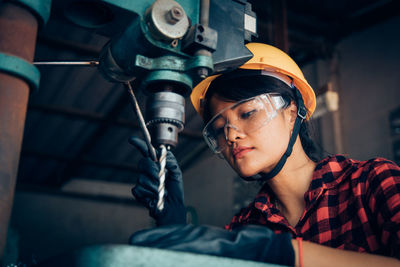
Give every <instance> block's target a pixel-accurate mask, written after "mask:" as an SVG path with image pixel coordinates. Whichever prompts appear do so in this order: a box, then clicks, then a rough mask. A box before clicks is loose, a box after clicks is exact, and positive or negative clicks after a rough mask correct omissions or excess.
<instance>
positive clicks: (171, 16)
mask: <svg viewBox="0 0 400 267" xmlns="http://www.w3.org/2000/svg"><path fill="white" fill-rule="evenodd" d="M183 16H184V11H183V10H182V8H180V7H178V6H174V7H172V8H171V9H170V10H169V12H167V14H166V19H167V22H168V23H169V24H176V23H177V22H178V21H180V20H181V19H182V18H183Z"/></svg>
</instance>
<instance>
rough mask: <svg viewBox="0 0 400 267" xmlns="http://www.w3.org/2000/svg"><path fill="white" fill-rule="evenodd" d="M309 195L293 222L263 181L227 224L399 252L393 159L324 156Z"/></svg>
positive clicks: (398, 190)
mask: <svg viewBox="0 0 400 267" xmlns="http://www.w3.org/2000/svg"><path fill="white" fill-rule="evenodd" d="M304 200H305V203H306V206H305V210H304V213H303V215H302V216H301V218H300V220H299V222H298V223H297V225H296V226H295V227H292V226H291V225H289V223H288V221H287V220H286V218H285V217H284V216H283V215H282V213H281V212H280V211H279V210H278V209H277V208H276V206H275V205H274V204H273V203H274V194H273V192H272V191H271V190H270V189H269V188H268V186H264V187H263V188H262V189H261V190H260V192H259V193H258V195H257V196H256V198H255V200H254V201H253V202H252V203H250V205H249V206H248V207H247V208H244V209H242V210H241V211H240V212H239V214H237V215H236V216H235V217H234V218H233V220H232V222H231V223H230V224H229V225H227V226H226V229H234V228H235V227H237V226H240V225H246V224H259V225H260V224H261V225H266V226H267V227H269V228H270V229H272V230H273V231H274V232H275V233H282V232H290V233H291V234H292V235H293V236H294V237H297V236H300V237H302V238H303V239H304V240H309V241H312V242H314V243H319V244H323V245H326V246H329V247H333V248H340V249H345V250H353V251H359V252H369V253H375V254H382V255H390V256H394V254H395V253H396V255H397V253H398V252H399V248H400V168H399V167H398V166H397V165H395V164H394V163H393V162H391V161H388V160H386V159H383V158H376V159H371V160H368V161H356V160H352V159H348V158H345V157H344V156H341V155H336V156H331V157H328V158H325V159H323V160H322V161H320V162H319V163H318V164H317V166H316V168H315V171H314V174H313V178H312V181H311V185H310V188H309V190H308V191H307V192H306V193H305V194H304Z"/></svg>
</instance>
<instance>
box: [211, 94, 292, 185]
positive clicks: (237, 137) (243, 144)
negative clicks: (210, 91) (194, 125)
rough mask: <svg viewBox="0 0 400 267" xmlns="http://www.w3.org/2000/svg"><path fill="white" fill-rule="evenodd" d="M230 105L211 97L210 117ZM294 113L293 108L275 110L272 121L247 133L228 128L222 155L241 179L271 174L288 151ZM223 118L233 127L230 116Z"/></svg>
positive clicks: (230, 103) (232, 120)
mask: <svg viewBox="0 0 400 267" xmlns="http://www.w3.org/2000/svg"><path fill="white" fill-rule="evenodd" d="M231 105H232V102H227V101H224V100H221V99H220V98H218V97H215V96H213V97H212V98H211V100H210V109H211V114H212V115H215V114H217V113H218V112H219V111H221V110H223V109H225V108H226V107H229V106H231ZM296 111H297V108H296V106H295V105H294V104H291V105H290V106H289V107H288V108H286V109H281V110H278V115H277V116H276V117H275V118H273V119H272V120H271V121H269V122H268V123H267V124H266V125H264V126H262V127H261V128H259V129H257V130H255V131H253V132H249V133H246V131H245V130H244V131H243V130H242V129H238V130H235V129H233V128H231V127H228V128H227V131H226V139H227V146H226V147H225V149H224V150H222V152H221V153H222V155H223V156H224V158H225V159H226V160H227V161H228V163H229V164H230V165H231V166H232V168H233V169H234V170H235V171H236V172H237V173H238V174H239V175H240V176H243V177H249V176H252V175H256V174H258V173H263V172H265V173H267V172H270V171H271V170H272V169H273V167H275V165H276V164H277V163H278V161H279V160H280V158H281V157H282V155H283V153H284V152H285V151H286V149H287V146H288V143H289V139H290V134H291V130H292V129H293V123H294V120H295V118H296ZM224 114H225V115H226V117H227V118H225V119H227V120H228V121H229V122H232V124H234V119H233V117H234V114H233V112H232V113H230V112H226V113H224ZM293 114H294V117H293ZM230 117H232V118H230Z"/></svg>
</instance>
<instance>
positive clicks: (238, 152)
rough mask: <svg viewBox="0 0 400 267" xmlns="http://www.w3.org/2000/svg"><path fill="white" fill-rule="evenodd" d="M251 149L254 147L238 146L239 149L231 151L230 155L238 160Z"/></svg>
mask: <svg viewBox="0 0 400 267" xmlns="http://www.w3.org/2000/svg"><path fill="white" fill-rule="evenodd" d="M253 149H254V147H244V146H240V147H237V148H235V149H233V151H232V154H233V156H234V157H235V159H240V158H243V157H244V156H245V155H246V154H247V153H249V152H250V151H252V150H253Z"/></svg>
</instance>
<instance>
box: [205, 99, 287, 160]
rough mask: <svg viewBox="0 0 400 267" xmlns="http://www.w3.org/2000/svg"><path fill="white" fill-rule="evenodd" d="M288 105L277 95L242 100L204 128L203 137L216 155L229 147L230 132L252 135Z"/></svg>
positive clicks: (220, 113)
mask: <svg viewBox="0 0 400 267" xmlns="http://www.w3.org/2000/svg"><path fill="white" fill-rule="evenodd" d="M285 105H286V102H285V100H283V98H282V96H281V95H279V94H276V93H268V94H262V95H258V96H255V97H252V98H249V99H245V100H241V101H239V102H237V103H235V104H232V105H231V106H229V107H226V108H224V109H223V110H221V111H220V112H219V113H218V114H217V115H215V116H214V117H213V118H212V119H211V120H210V121H209V122H208V123H207V125H206V126H205V127H204V129H203V136H204V139H205V140H206V143H207V144H208V146H209V147H210V148H211V150H212V151H213V152H214V153H220V152H221V151H223V150H224V149H225V148H226V147H227V140H228V137H229V134H230V131H236V132H238V133H244V134H246V135H247V134H250V133H252V132H254V131H256V130H258V129H260V128H261V127H263V126H265V125H266V124H267V123H268V122H269V121H271V120H272V119H273V118H274V117H276V115H277V114H278V110H280V109H281V108H283V107H284V106H285Z"/></svg>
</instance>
